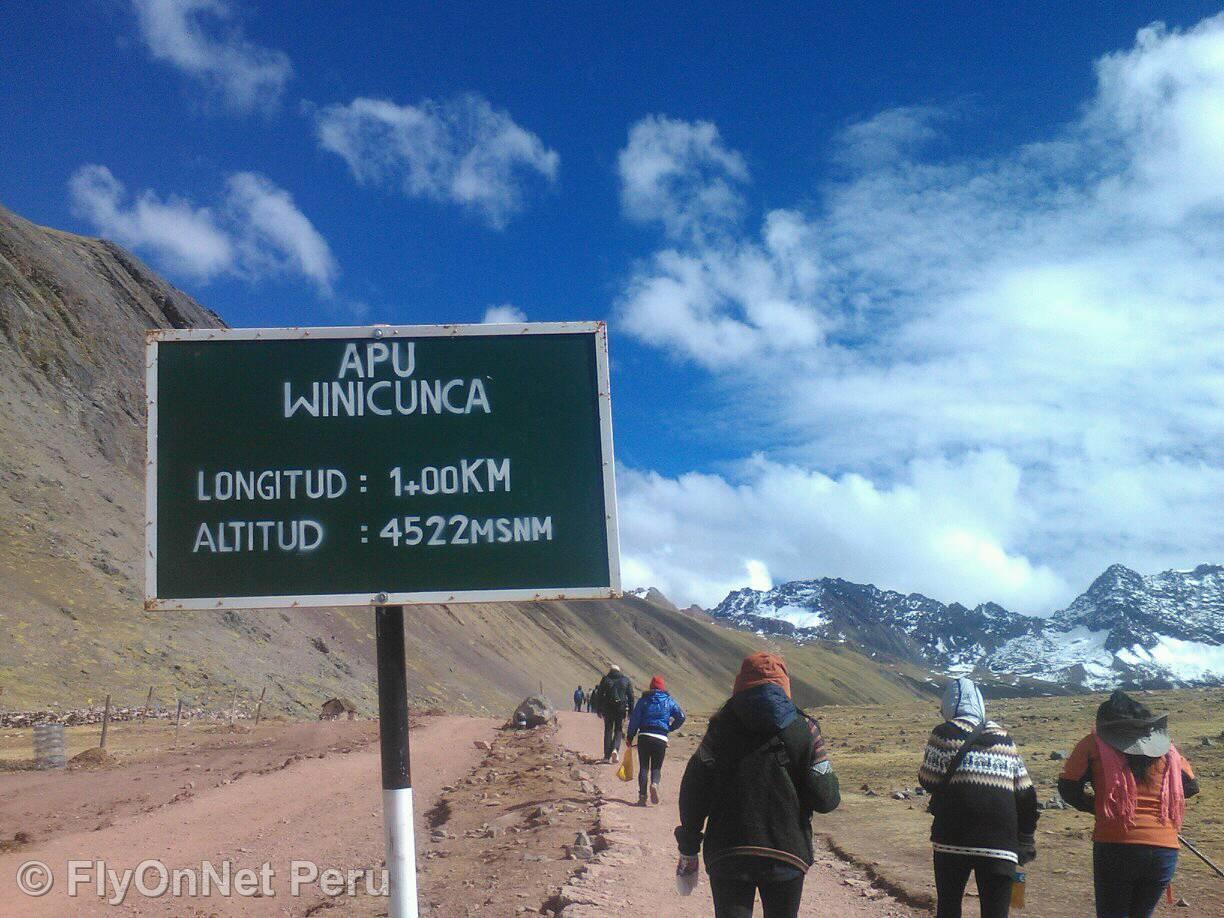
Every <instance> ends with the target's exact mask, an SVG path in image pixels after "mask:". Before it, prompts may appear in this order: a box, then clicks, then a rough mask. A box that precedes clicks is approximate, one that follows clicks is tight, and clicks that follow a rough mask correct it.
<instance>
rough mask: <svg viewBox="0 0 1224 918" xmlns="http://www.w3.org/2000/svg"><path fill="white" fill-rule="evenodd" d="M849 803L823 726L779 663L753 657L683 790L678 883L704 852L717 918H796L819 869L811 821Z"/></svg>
mask: <svg viewBox="0 0 1224 918" xmlns="http://www.w3.org/2000/svg"><path fill="white" fill-rule="evenodd" d="M840 802H841V794H840V791H839V788H838V782H837V775H836V774H834V773H833V767H832V765H831V763H830V762H829V757H828V755H827V754H826V752H825V747H824V739H823V738H822V737H821V735H820V725H819V724H818V723H817V722H816V721H815V720H813V719H812V718H810V717H808V716H807V715H806V714H804V713H803V712H802V711H800V710H799V709H798V708H797V707H796V706H795V703H794V701H793V700H792V699H791V681H790V675H789V674H788V672H787V670H786V662H785V661H784V660H783V659H782V658H781V657H780V656H778V655H776V654H771V653H765V652H759V653H754V654H751V655H750V656H748V657H746V658H745V659H744V661H743V664H742V665H741V666H740V671H739V675H738V676H736V678H735V686H734V690H733V693H732V695H731V698H730V700H729V701H727V703H726V704H724V705H723V706H722V708H721V709H720V710H719V711H718V713H716V714H715V715H714V716H713V717H712V718H711V719H710V725H709V728H708V729H707V730H706V735H705V737H704V738H703V739H702V741H701V745H700V746H698V748H697V751H696V752H695V753H694V754H693V757H692V758H691V759H690V760H689V763H688V767H687V768H686V769H685V772H684V778H683V780H682V781H681V784H680V825H679V826H677V828H676V842H677V844H678V846H679V848H680V860H679V863H678V864H677V866H676V874H677V884H678V885H680V886H681V889H682V891H683V889H685V888H689V889H691V886H692V884H693V883H694V882H695V879H696V874H697V870H698V866H697V855H698V852H704V854H705V864H706V871H707V872H708V873H709V875H710V890H711V892H712V893H713V897H714V912H715V916H716V918H751V915H752V911H753V906H754V903H755V901H756V896H757V893H758V892H759V893H760V896H761V905H762V907H763V908H764V910H765V914H766V915H767V916H769V918H795V916H797V915H798V914H799V902H800V899H801V898H802V896H803V879H804V875H805V874H806V873H807V871H808V868H809V867H811V865H812V860H813V852H812V814H813V813H828V812H831V811H833V810H834V809H836V808H837V805H838V804H839V803H840Z"/></svg>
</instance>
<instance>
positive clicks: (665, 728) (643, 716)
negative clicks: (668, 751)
mask: <svg viewBox="0 0 1224 918" xmlns="http://www.w3.org/2000/svg"><path fill="white" fill-rule="evenodd" d="M683 725H684V712H683V711H682V710H680V705H678V704H676V699H674V698H672V696H671V695H669V694H667V692H665V691H663V690H662V689H651V690H650V691H648V692H643V693H642V697H641V698H639V699H638V703H637V704H636V705H634V706H633V714H632V715H631V716H630V717H629V730H628V737H629V742H633V738H634V737H635V736H637V735H638V734H639V733H649V734H651V735H653V736H659V737H662V738H663V741H664V742H666V741H667V734H669V733H671V732H672V731H673V730H679V729H680V727H681V726H683Z"/></svg>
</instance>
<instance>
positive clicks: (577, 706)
mask: <svg viewBox="0 0 1224 918" xmlns="http://www.w3.org/2000/svg"><path fill="white" fill-rule="evenodd" d="M585 700H586V696H585V695H584V694H582V686H581V685H580V686H578V688H576V689H574V710H575V711H581V710H582V702H583V701H585Z"/></svg>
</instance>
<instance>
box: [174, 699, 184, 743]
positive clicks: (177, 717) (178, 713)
mask: <svg viewBox="0 0 1224 918" xmlns="http://www.w3.org/2000/svg"><path fill="white" fill-rule="evenodd" d="M182 722H183V699H182V698H180V699H179V700H178V708H177V709H176V710H175V712H174V745H175V746H178V737H179V724H181V723H182Z"/></svg>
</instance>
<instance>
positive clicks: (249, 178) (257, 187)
mask: <svg viewBox="0 0 1224 918" xmlns="http://www.w3.org/2000/svg"><path fill="white" fill-rule="evenodd" d="M226 204H227V207H228V208H229V211H230V213H231V215H232V217H233V221H234V225H235V226H237V227H241V228H243V229H242V231H241V232H240V235H241V236H242V238H243V248H244V252H243V255H244V258H243V260H244V261H245V263H246V264H247V265H248V266H249V267H252V268H254V267H257V266H266V267H269V268H271V269H273V270H274V271H278V272H284V273H296V274H300V275H302V276H303V277H306V278H308V279H310V280H311V281H313V282H314V283H315V284H316V285H317V286H318V287H319V289H321V290H323V291H326V292H329V293H330V292H331V283H332V281H333V280H334V279H335V277H336V275H337V274H338V273H339V267H338V266H337V264H336V259H335V257H334V256H333V255H332V252H331V249H330V248H329V247H328V245H327V240H325V239H324V238H323V237H322V236H321V235H319V231H318V230H316V229H315V228H314V224H312V223H311V222H310V220H309V219H308V218H307V217H306V215H305V214H303V213H302V212H301V211H300V210H298V209H297V207H296V205H294V203H293V198H292V196H290V194H289V192H287V191H285V190H284V189H283V188H278V187H277V186H276V185H274V184H272V182H270V181H268V180H267V179H266V178H264V177H263V176H261V175H256V174H255V173H253V172H239V173H237V174H235V175H231V176H230V177H229V180H228V181H227V182H226Z"/></svg>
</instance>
